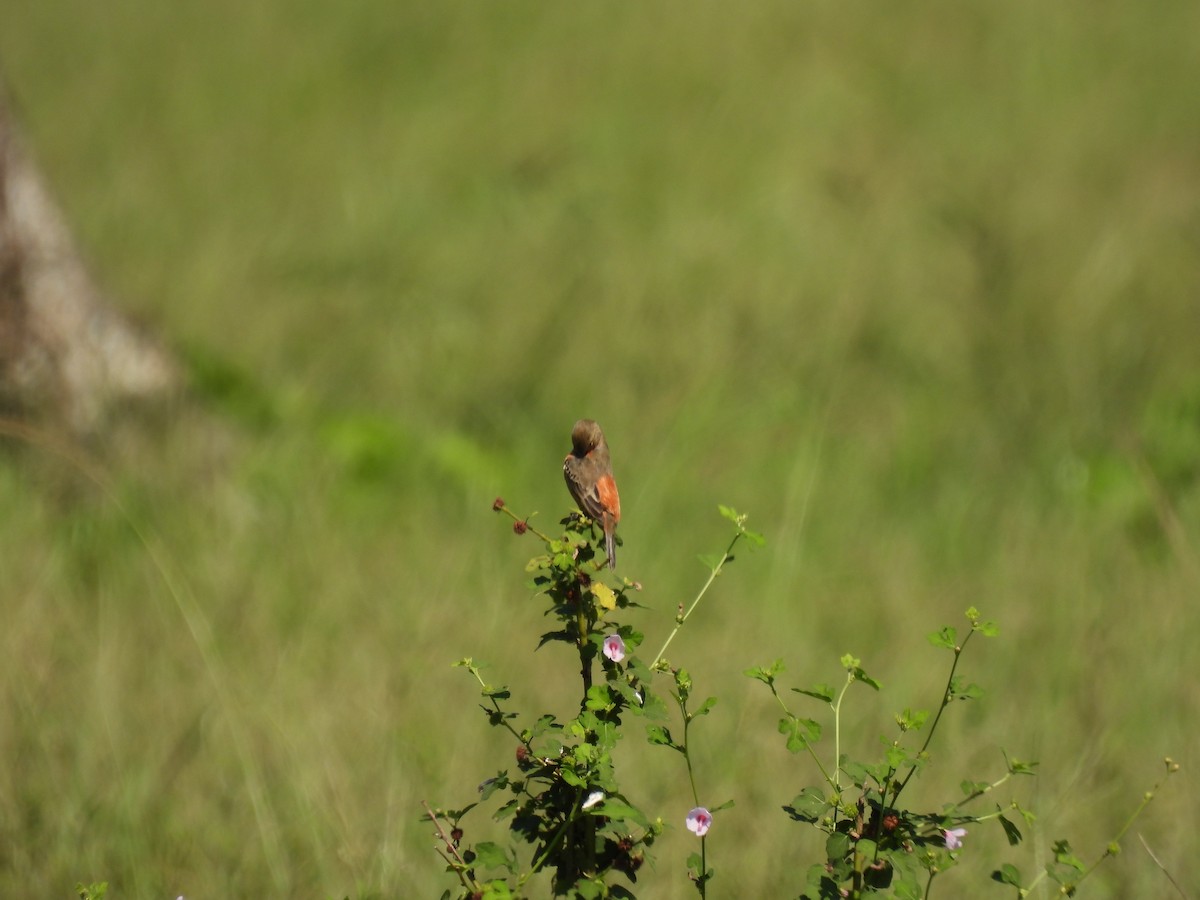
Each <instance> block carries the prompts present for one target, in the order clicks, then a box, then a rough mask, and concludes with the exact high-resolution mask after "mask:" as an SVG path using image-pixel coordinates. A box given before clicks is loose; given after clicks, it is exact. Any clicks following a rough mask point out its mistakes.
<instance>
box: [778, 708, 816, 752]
mask: <svg viewBox="0 0 1200 900" xmlns="http://www.w3.org/2000/svg"><path fill="white" fill-rule="evenodd" d="M779 733H780V734H782V735H785V736H786V737H787V748H788V750H790V751H791V752H792V753H799V752H800V751H801V750H803V749H804V748H805V747H807V746H808V745H809V744H815V743H816V742H817V741H818V740H820V739H821V725H820V724H819V723H818V722H814V721H813V720H812V719H800V718H797V717H796V716H793V715H787V716H784V717H783V718H782V719H780V720H779Z"/></svg>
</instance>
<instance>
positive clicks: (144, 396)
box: [0, 85, 180, 433]
mask: <svg viewBox="0 0 1200 900" xmlns="http://www.w3.org/2000/svg"><path fill="white" fill-rule="evenodd" d="M179 381H180V377H179V371H178V368H177V367H176V365H175V363H174V361H173V360H172V359H171V357H170V355H169V354H168V353H167V352H166V350H165V349H164V348H163V347H162V346H161V345H160V344H159V343H157V342H156V341H155V340H154V339H153V338H151V336H150V335H148V334H146V333H144V332H143V331H142V330H141V329H139V328H137V327H135V326H134V324H133V323H132V322H131V321H130V320H128V319H127V318H125V317H124V316H122V315H121V314H120V313H118V312H117V310H116V309H114V308H113V307H112V306H111V305H110V303H109V302H108V301H107V300H106V299H105V297H104V296H103V295H102V294H101V292H100V290H99V289H98V288H97V286H96V285H95V283H94V282H93V281H92V279H91V277H90V276H89V274H88V272H87V269H86V267H85V266H84V264H83V261H82V259H81V258H80V256H79V252H78V250H77V248H76V247H75V244H74V241H73V240H72V239H71V234H70V232H69V230H68V228H67V226H66V223H65V222H64V220H63V216H62V213H61V212H60V211H59V209H58V207H57V206H56V205H55V203H54V201H53V199H52V198H51V196H50V192H49V191H48V189H47V187H46V184H45V182H44V181H43V179H42V177H41V175H40V174H39V172H38V170H37V167H36V166H35V164H34V162H33V159H32V156H31V155H30V153H29V151H28V149H27V147H26V145H25V144H24V142H23V140H22V138H21V135H20V133H19V130H18V128H17V126H16V123H15V121H14V117H13V113H12V109H11V106H10V104H9V103H8V98H7V96H6V94H5V91H4V88H3V86H2V85H0V415H6V416H19V417H23V418H30V419H34V420H36V421H39V422H43V423H46V424H51V423H52V424H56V425H60V426H64V427H66V428H67V429H69V430H70V431H73V432H76V433H86V432H90V431H95V430H96V429H98V428H99V427H100V426H101V425H102V424H103V422H104V421H105V419H106V418H108V417H109V416H110V415H111V414H112V413H113V412H115V411H116V410H117V409H119V408H120V407H122V406H124V405H127V404H129V403H131V402H138V401H146V400H152V399H155V398H158V397H163V396H166V395H168V394H170V393H172V392H173V391H174V390H175V388H176V387H177V385H178V384H179Z"/></svg>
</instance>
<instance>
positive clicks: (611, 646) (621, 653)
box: [604, 634, 625, 663]
mask: <svg viewBox="0 0 1200 900" xmlns="http://www.w3.org/2000/svg"><path fill="white" fill-rule="evenodd" d="M604 655H605V656H607V657H608V658H609V659H611V660H612V661H613V662H618V663H619V662H620V661H621V660H623V659H624V658H625V642H624V641H623V640H621V636H620V635H619V634H610V635H609V636H608V637H606V638H605V639H604Z"/></svg>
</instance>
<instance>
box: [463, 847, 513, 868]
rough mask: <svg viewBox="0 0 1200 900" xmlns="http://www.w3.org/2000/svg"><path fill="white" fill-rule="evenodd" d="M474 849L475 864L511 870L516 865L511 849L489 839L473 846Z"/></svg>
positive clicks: (482, 866)
mask: <svg viewBox="0 0 1200 900" xmlns="http://www.w3.org/2000/svg"><path fill="white" fill-rule="evenodd" d="M473 849H474V850H475V865H476V866H479V867H481V868H484V869H508V871H510V872H512V871H513V870H514V868H515V866H516V856H515V854H513V853H512V851H510V850H508V849H507V848H505V847H501V846H500V845H499V844H494V843H492V842H491V841H482V842H481V843H478V844H476V845H475V846H474V848H473Z"/></svg>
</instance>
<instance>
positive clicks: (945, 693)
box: [892, 629, 975, 806]
mask: <svg viewBox="0 0 1200 900" xmlns="http://www.w3.org/2000/svg"><path fill="white" fill-rule="evenodd" d="M974 633H975V631H974V629H972V630H971V631H968V632H967V636H966V637H965V638H963V639H962V643H961V644H959V645H958V646H956V647H955V648H954V662H953V663H952V664H951V666H950V674H949V675H948V676H946V687H945V688H944V689H943V690H942V703H941V706H939V707H938V711H937V715H936V716H934V717H933V724H932V725H930V726H929V731H927V732H926V733H925V743H923V744H922V745H921V749H920V750H918V751H917V758H918V759H920V758H921V757H922V756H923V755H924V754H925V751H926V750H928V749H929V744H930V742H931V741H932V740H933V733H934V732H935V731H937V726H938V722H940V721H941V720H942V713H944V712H945V711H946V707H947V706H949V705H950V687H951V685H953V684H954V673H955V671H956V670H957V669H958V661H959V659H960V658H961V657H962V652H963V649H964V648H965V647H966V646H967V641H969V640H970V639H971V635H973V634H974ZM916 771H917V766H916V764H915V763H914V764H913V766H912V768H910V769H909V770H908V774H907V775H905V776H904V780H903V781H902V782H900V784H899V785H898V786H897V787H896V789H895V791H894V792H893V793H892V805H893V806H894V805H895V804H896V801H897V800H899V799H900V792H901V791H903V790H904V788H905V786H906V785H907V784H908V782H909V781H910V780H911V779H912V777H913V775H915V774H916Z"/></svg>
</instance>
